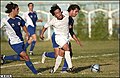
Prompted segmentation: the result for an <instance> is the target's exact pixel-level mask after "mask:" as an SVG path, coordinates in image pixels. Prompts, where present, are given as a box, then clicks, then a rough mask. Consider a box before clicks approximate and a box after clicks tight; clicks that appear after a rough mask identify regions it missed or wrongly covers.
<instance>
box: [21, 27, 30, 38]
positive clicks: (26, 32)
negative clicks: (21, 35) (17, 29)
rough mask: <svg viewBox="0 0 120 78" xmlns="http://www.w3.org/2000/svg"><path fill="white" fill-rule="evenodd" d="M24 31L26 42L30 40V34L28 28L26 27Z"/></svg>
mask: <svg viewBox="0 0 120 78" xmlns="http://www.w3.org/2000/svg"><path fill="white" fill-rule="evenodd" d="M22 29H23V31H24V32H25V38H26V40H29V33H28V31H27V27H26V26H23V27H22Z"/></svg>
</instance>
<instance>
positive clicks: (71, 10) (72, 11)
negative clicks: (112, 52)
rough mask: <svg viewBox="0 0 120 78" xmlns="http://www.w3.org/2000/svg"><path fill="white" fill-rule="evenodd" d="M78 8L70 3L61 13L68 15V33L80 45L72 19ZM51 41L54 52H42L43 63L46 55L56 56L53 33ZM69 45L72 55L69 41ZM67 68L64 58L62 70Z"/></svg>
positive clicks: (56, 47)
mask: <svg viewBox="0 0 120 78" xmlns="http://www.w3.org/2000/svg"><path fill="white" fill-rule="evenodd" d="M79 10H80V7H79V6H78V5H76V4H72V5H70V6H69V8H68V12H66V11H64V12H63V14H64V15H67V16H69V33H70V35H71V36H72V38H73V39H74V40H75V41H76V43H77V44H79V45H80V46H82V44H81V43H80V41H79V39H78V38H77V37H76V35H75V33H74V31H73V24H74V20H73V18H72V17H75V16H76V15H77V14H78V13H79ZM52 43H53V48H54V52H55V53H54V52H44V53H43V55H42V63H44V61H45V58H46V57H50V58H55V57H57V56H58V52H59V48H58V44H57V43H56V42H55V33H53V35H52ZM69 47H70V55H71V57H72V48H71V43H70V42H69ZM67 68H68V65H67V62H66V60H64V65H63V68H62V72H63V73H65V72H66V70H67Z"/></svg>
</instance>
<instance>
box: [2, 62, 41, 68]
mask: <svg viewBox="0 0 120 78" xmlns="http://www.w3.org/2000/svg"><path fill="white" fill-rule="evenodd" d="M39 63H41V62H34V63H33V64H39ZM23 65H26V64H25V63H24V64H16V65H9V66H1V68H7V67H14V66H23Z"/></svg>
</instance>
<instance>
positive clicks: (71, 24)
mask: <svg viewBox="0 0 120 78" xmlns="http://www.w3.org/2000/svg"><path fill="white" fill-rule="evenodd" d="M73 24H74V20H73V18H72V17H70V16H69V33H70V35H71V36H73V35H74V34H75V33H74V31H73Z"/></svg>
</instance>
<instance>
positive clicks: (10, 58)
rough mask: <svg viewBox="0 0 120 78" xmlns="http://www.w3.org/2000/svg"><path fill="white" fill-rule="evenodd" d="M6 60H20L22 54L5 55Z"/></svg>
mask: <svg viewBox="0 0 120 78" xmlns="http://www.w3.org/2000/svg"><path fill="white" fill-rule="evenodd" d="M4 60H18V61H19V60H20V56H19V55H11V56H5V57H4Z"/></svg>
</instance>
